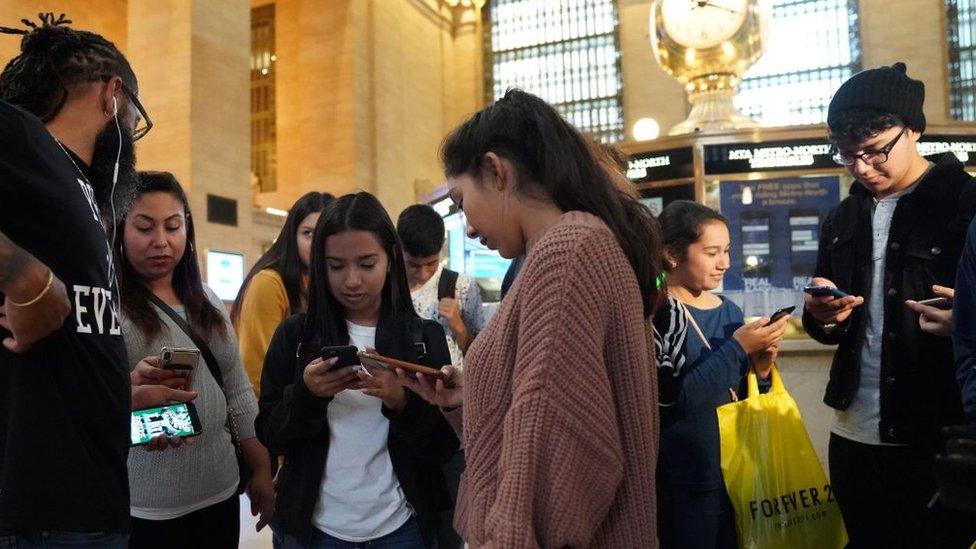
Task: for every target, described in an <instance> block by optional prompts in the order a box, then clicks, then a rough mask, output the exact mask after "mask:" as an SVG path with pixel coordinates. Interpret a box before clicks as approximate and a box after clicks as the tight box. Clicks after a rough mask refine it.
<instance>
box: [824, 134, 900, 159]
mask: <svg viewBox="0 0 976 549" xmlns="http://www.w3.org/2000/svg"><path fill="white" fill-rule="evenodd" d="M905 130H906V128H902V129H901V131H900V132H898V135H896V136H895V138H894V139H892V140H891V141H889V142H888V144H887V145H885V146H884V147H881V148H880V149H878V150H876V151H866V152H862V153H860V154H857V153H852V152H846V151H840V150H835V152H834V155H833V156H831V158H832V159H833V160H834V162H836V163H838V164H840V165H841V166H853V165H854V163H855V162H857V159H858V158H860V159H861V160H863V161H864V163H865V164H868V165H869V166H877V165H879V164H884V163H885V162H887V161H888V154H889V153H891V149H893V148H895V144H896V143H898V140H899V139H901V136H903V135H905Z"/></svg>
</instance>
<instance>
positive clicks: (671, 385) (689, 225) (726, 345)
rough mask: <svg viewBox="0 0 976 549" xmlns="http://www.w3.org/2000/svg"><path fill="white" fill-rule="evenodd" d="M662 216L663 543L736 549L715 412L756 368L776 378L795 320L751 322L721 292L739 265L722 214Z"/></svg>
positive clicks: (658, 337)
mask: <svg viewBox="0 0 976 549" xmlns="http://www.w3.org/2000/svg"><path fill="white" fill-rule="evenodd" d="M658 219H659V221H660V222H661V228H662V230H663V232H664V259H665V270H666V271H667V277H666V287H667V291H668V299H667V301H666V304H665V305H664V306H663V307H661V308H660V309H659V310H658V311H657V313H656V314H655V316H654V343H655V353H656V355H657V364H658V391H659V393H660V401H659V405H660V407H661V408H660V409H661V455H660V459H659V460H658V512H659V519H660V520H659V524H660V528H661V530H660V534H661V546H662V547H666V548H667V547H675V548H682V549H684V548H701V549H712V548H734V547H736V546H737V542H736V537H735V516H734V514H733V511H732V506H731V503H730V502H729V500H728V496H727V494H726V492H725V485H724V482H723V480H722V470H721V466H720V460H719V454H720V452H719V448H720V446H719V433H718V419H717V416H716V415H715V409H716V408H717V407H718V406H721V405H723V404H727V403H729V402H731V401H732V400H733V399H734V398H737V396H736V395H738V394H745V388H744V387H745V386H744V379H745V378H744V376H745V375H746V373H748V371H749V368H750V367H751V368H754V369H755V370H756V373H757V374H758V376H759V378H760V380H763V379H767V378H768V377H769V372H770V370H771V368H772V366H773V361H774V360H776V354H777V352H778V343H779V341H780V339H781V338H782V337H783V333H784V332H785V330H786V323H787V319H788V318H789V315H788V314H786V315H784V316H782V317H781V318H779V319H778V320H775V321H774V322H772V323H770V319H769V318H760V319H758V320H756V321H754V322H751V323H749V324H745V321H744V319H743V314H742V310H741V309H740V308H739V307H738V306H737V305H736V304H735V303H733V302H731V301H729V300H727V299H725V298H724V297H722V296H720V295H716V294H714V293H712V290H715V289H716V288H717V287H718V286H719V285H720V284H721V282H722V278H723V277H724V276H725V272H726V270H728V268H729V265H730V261H729V249H730V248H731V246H732V244H731V240H730V237H729V229H728V225H727V224H726V221H725V218H724V217H722V215H721V214H719V213H718V212H716V211H715V210H712V209H711V208H708V207H706V206H703V205H701V204H698V203H696V202H690V201H685V200H679V201H675V202H672V203H670V204H668V206H667V207H665V208H664V210H663V211H662V212H661V215H660V217H659V218H658ZM760 385H761V386H762V381H760ZM766 386H767V387H768V381H767V382H766Z"/></svg>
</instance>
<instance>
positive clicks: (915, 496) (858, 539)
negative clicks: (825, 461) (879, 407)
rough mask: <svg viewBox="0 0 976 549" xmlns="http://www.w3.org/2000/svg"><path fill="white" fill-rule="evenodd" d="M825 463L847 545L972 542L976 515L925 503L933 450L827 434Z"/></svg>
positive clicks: (963, 545) (963, 548) (931, 485)
mask: <svg viewBox="0 0 976 549" xmlns="http://www.w3.org/2000/svg"><path fill="white" fill-rule="evenodd" d="M829 461H830V482H831V485H832V487H833V490H834V494H835V495H836V497H837V503H838V505H840V511H841V514H842V515H843V517H844V525H845V526H846V527H847V535H848V537H849V538H850V545H848V549H862V548H866V547H885V548H897V547H906V548H908V547H911V548H918V547H925V548H933V549H934V548H949V549H956V548H959V549H968V548H969V546H970V545H971V544H972V543H973V541H974V540H976V517H974V516H971V515H969V516H967V515H966V514H964V513H959V512H956V511H952V510H948V509H944V508H942V507H941V506H940V505H938V504H936V505H935V506H933V507H932V508H929V506H928V504H929V502H930V501H931V500H932V496H933V495H935V492H936V488H935V472H934V461H935V452H934V451H928V450H922V449H919V448H915V447H908V446H874V445H869V444H861V443H859V442H854V441H852V440H848V439H846V438H843V437H839V436H837V435H834V434H831V435H830V450H829Z"/></svg>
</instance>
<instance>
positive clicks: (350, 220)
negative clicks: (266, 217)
mask: <svg viewBox="0 0 976 549" xmlns="http://www.w3.org/2000/svg"><path fill="white" fill-rule="evenodd" d="M345 231H368V232H371V233H373V235H374V236H375V237H376V240H377V241H379V243H380V246H382V247H383V250H384V251H386V255H387V258H388V259H389V263H390V272H389V273H387V275H386V282H385V283H384V284H383V297H382V302H381V305H380V307H381V308H380V314H381V315H383V316H387V317H391V318H393V319H398V318H400V317H416V316H417V311H416V310H415V309H414V308H413V301H411V299H410V286H409V284H408V283H407V270H406V267H405V266H404V263H403V254H402V252H401V249H402V248H401V246H400V240H399V238H398V237H397V233H396V228H394V226H393V221H392V220H391V219H390V215H389V214H388V213H387V212H386V210H385V209H384V208H383V205H382V204H380V201H379V200H377V199H376V197H375V196H373V195H371V194H369V193H364V192H360V193H356V194H347V195H344V196H340V197H339V198H337V199H335V200H333V201H332V203H331V204H329V205H328V206H327V207H326V208H325V211H324V212H322V216H321V217H319V222H318V224H317V225H316V226H315V237H314V238H313V239H312V264H311V269H310V280H309V285H308V310H307V317H306V320H305V333H304V334H303V336H302V341H322V339H319V338H324V341H340V342H341V341H349V331H348V329H347V328H346V312H345V308H344V307H343V306H342V305H341V304H340V303H339V301H337V300H336V298H335V296H334V295H332V290H330V289H329V273H328V268H329V266H328V265H327V264H326V256H325V244H326V241H327V240H328V238H329V237H330V236H332V235H336V234H339V233H342V232H345Z"/></svg>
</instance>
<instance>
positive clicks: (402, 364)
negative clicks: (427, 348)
mask: <svg viewBox="0 0 976 549" xmlns="http://www.w3.org/2000/svg"><path fill="white" fill-rule="evenodd" d="M359 360H360V362H361V363H362V364H363V365H364V366H368V367H370V368H381V369H384V370H393V369H395V368H399V369H401V370H405V371H407V372H412V373H415V374H424V375H425V376H430V377H435V378H443V377H444V372H442V371H440V370H435V369H433V368H430V367H427V366H423V365H420V364H414V363H413V362H407V361H405V360H399V359H396V358H392V357H388V356H383V355H381V354H378V353H375V352H365V351H360V352H359Z"/></svg>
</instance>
